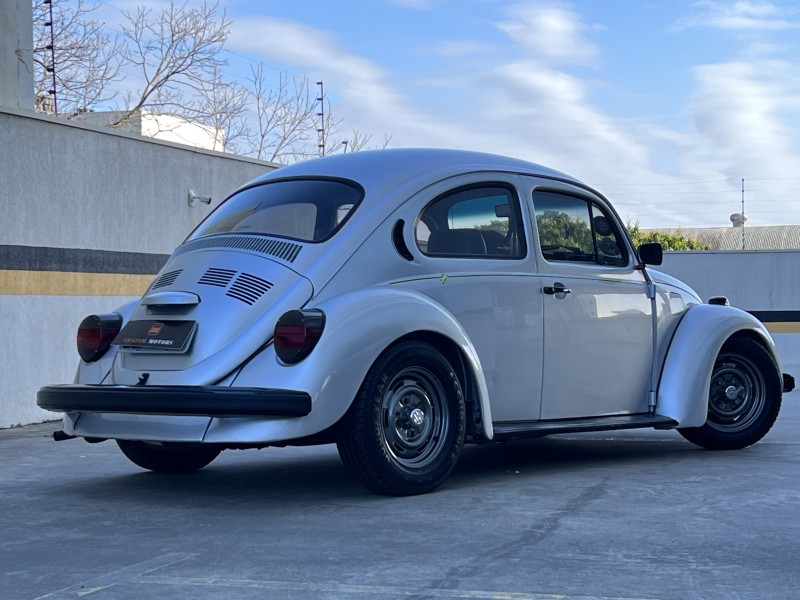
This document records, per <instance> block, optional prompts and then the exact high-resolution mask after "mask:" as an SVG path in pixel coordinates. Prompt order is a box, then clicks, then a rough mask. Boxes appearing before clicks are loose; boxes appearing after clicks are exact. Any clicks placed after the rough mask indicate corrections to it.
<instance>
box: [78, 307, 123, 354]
mask: <svg viewBox="0 0 800 600" xmlns="http://www.w3.org/2000/svg"><path fill="white" fill-rule="evenodd" d="M121 328H122V317H121V316H119V315H118V314H117V313H111V314H107V315H89V316H88V317H86V318H85V319H84V320H83V321H81V324H80V325H79V326H78V340H77V341H78V354H80V355H81V358H82V359H83V360H84V361H86V362H88V363H91V362H95V361H98V360H100V359H101V358H103V355H104V354H105V353H106V352H108V349H109V348H110V347H111V342H113V341H114V338H115V337H117V334H118V333H119V330H120V329H121Z"/></svg>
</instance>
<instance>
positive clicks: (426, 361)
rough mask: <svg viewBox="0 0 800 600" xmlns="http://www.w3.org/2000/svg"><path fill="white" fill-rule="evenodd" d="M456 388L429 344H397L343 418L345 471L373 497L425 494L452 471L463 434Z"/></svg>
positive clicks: (373, 370) (460, 399) (377, 363)
mask: <svg viewBox="0 0 800 600" xmlns="http://www.w3.org/2000/svg"><path fill="white" fill-rule="evenodd" d="M465 412H466V411H465V408H464V397H463V393H462V390H461V384H460V383H459V381H458V377H456V374H455V372H454V371H453V368H452V367H451V366H450V363H449V362H448V361H447V359H446V358H445V357H444V356H442V355H441V353H439V351H438V350H436V348H434V347H433V346H431V345H429V344H426V343H422V342H414V341H411V342H402V343H399V344H397V345H395V346H392V347H391V348H389V349H388V350H386V352H384V353H383V354H382V355H381V356H380V357H379V358H378V360H377V361H375V364H374V365H373V366H372V368H371V369H370V371H369V372H368V373H367V376H366V378H365V379H364V382H363V383H362V385H361V389H360V390H359V392H358V395H357V396H356V398H355V400H354V401H353V404H352V406H351V407H350V410H349V411H348V412H347V414H346V415H345V416H344V419H343V420H342V427H341V431H340V438H339V441H338V443H337V447H338V450H339V456H340V457H341V459H342V462H343V463H344V464H345V466H346V467H347V468H348V469H349V470H350V471H351V472H352V473H353V474H354V475H355V476H356V478H357V479H358V480H359V481H360V482H361V483H362V484H363V485H364V486H365V487H367V488H368V489H370V490H372V491H374V492H378V493H379V494H388V495H392V496H410V495H414V494H424V493H426V492H430V491H432V490H434V489H435V488H436V487H438V486H439V485H441V483H442V482H443V481H444V480H445V478H446V477H447V476H448V475H449V474H450V471H452V469H453V467H454V466H455V464H456V462H457V460H458V456H459V453H460V452H461V447H462V446H463V444H464V435H465V428H466V425H465V422H466V418H465Z"/></svg>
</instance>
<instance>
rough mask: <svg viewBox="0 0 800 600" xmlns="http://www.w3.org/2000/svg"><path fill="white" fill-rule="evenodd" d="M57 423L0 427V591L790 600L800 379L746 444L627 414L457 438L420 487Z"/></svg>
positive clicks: (268, 455)
mask: <svg viewBox="0 0 800 600" xmlns="http://www.w3.org/2000/svg"><path fill="white" fill-rule="evenodd" d="M57 428H59V425H58V424H57V423H49V424H44V425H35V426H29V427H23V428H17V429H10V430H2V431H0V599H2V600H15V599H25V600H28V599H34V598H37V599H38V598H47V599H65V598H82V597H85V598H90V599H92V600H94V599H97V600H104V599H112V598H113V599H133V598H136V599H141V598H159V599H161V600H170V599H173V598H175V599H177V598H193V599H211V598H213V599H217V598H235V599H237V600H238V599H244V600H250V599H265V598H267V599H272V598H275V599H280V600H307V599H340V598H347V599H350V598H353V599H357V600H362V599H363V600H370V599H380V600H390V599H391V600H395V599H397V600H411V599H417V600H420V599H428V598H473V599H475V598H478V599H493V600H501V599H505V600H529V599H535V600H544V599H555V598H562V599H570V600H578V599H581V600H589V599H597V598H625V599H645V598H646V599H662V600H667V599H670V600H687V599H696V598H697V599H699V598H703V599H707V598H708V599H716V598H720V599H726V600H730V599H738V598H742V599H744V598H747V599H751V598H752V599H758V600H764V599H782V598H785V599H795V598H798V597H800V589H798V584H799V583H800V565H799V564H798V562H799V560H798V559H800V441H798V432H800V393H798V392H794V393H791V394H787V395H786V396H785V397H784V408H783V411H782V413H781V415H780V417H779V418H778V422H777V423H776V425H775V427H774V428H773V430H772V431H771V432H770V433H769V435H768V436H767V437H766V438H765V439H764V440H763V441H762V442H760V443H758V444H756V445H755V446H753V447H751V448H747V449H745V450H740V451H731V452H711V451H705V450H701V449H699V448H696V447H694V446H693V445H691V444H690V443H688V442H686V441H684V440H683V438H681V437H680V436H679V435H678V434H677V433H676V432H663V431H662V432H657V431H647V430H637V431H629V432H621V433H620V432H616V433H609V434H592V435H588V434H583V435H569V436H562V437H550V438H544V439H539V440H531V441H525V442H515V443H509V444H505V445H485V446H479V447H478V446H470V447H467V448H465V451H464V453H463V455H462V458H461V460H460V462H459V464H458V466H457V468H456V470H455V472H454V473H453V474H452V475H451V477H450V478H449V479H448V480H447V482H446V483H445V485H444V486H443V487H442V488H440V489H439V490H438V491H436V492H434V493H432V494H428V495H424V496H417V497H410V498H387V497H381V496H376V495H373V494H371V493H369V492H367V491H365V490H364V489H362V488H361V487H360V486H359V485H358V484H357V483H355V481H354V480H353V479H351V477H350V476H349V475H348V473H347V472H346V471H345V470H344V468H343V467H342V466H341V464H340V462H339V460H338V455H337V453H336V449H335V447H334V446H320V447H314V448H284V449H281V448H272V449H266V450H261V451H255V450H248V451H226V452H224V453H223V454H222V456H221V457H220V458H218V459H217V460H216V461H215V462H214V463H212V464H211V465H210V466H209V467H207V468H205V469H203V470H202V471H199V472H197V473H194V474H190V475H179V476H175V475H170V476H166V475H158V474H154V473H149V472H145V471H142V470H140V469H138V468H137V467H135V466H134V465H133V464H131V463H129V462H128V461H127V459H125V458H124V457H123V455H122V454H121V453H120V451H119V450H118V449H117V447H116V445H115V444H114V443H112V442H105V443H101V444H87V443H85V442H83V441H82V440H70V441H66V442H59V443H56V442H54V441H52V439H51V438H50V437H49V436H50V434H51V433H52V431H54V430H55V429H57Z"/></svg>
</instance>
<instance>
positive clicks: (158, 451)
mask: <svg viewBox="0 0 800 600" xmlns="http://www.w3.org/2000/svg"><path fill="white" fill-rule="evenodd" d="M117 445H118V446H119V449H120V450H122V453H123V454H124V455H125V456H126V457H127V458H128V459H129V460H130V461H131V462H132V463H134V464H135V465H137V466H140V467H142V468H143V469H147V470H148V471H155V472H157V473H190V472H192V471H197V470H198V469H202V468H203V467H205V466H206V465H208V464H209V463H210V462H211V461H213V460H214V459H215V458H217V456H219V453H220V452H222V450H221V449H219V448H215V447H214V446H207V445H203V444H153V443H149V442H135V441H130V440H117Z"/></svg>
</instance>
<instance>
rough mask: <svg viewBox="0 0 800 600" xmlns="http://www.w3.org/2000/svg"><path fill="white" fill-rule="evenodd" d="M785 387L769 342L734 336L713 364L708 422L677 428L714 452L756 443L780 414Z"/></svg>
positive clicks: (694, 441) (692, 440)
mask: <svg viewBox="0 0 800 600" xmlns="http://www.w3.org/2000/svg"><path fill="white" fill-rule="evenodd" d="M782 389H783V388H782V383H781V375H780V372H779V369H778V367H777V365H776V364H775V361H774V360H773V358H772V355H771V354H770V353H769V352H768V351H767V350H766V349H765V348H764V346H762V345H761V344H759V343H758V342H756V341H754V340H751V339H748V338H737V339H733V340H730V341H728V342H727V343H726V344H725V345H724V346H723V347H722V350H721V351H720V353H719V356H718V357H717V360H716V361H715V362H714V370H713V371H712V373H711V385H710V387H709V393H708V420H707V421H706V423H705V425H703V426H702V427H696V428H684V429H679V430H678V431H679V432H680V433H681V435H682V436H683V437H685V438H686V439H687V440H689V441H690V442H693V443H695V444H697V445H698V446H702V447H703V448H709V449H711V450H735V449H738V448H744V447H746V446H750V445H751V444H755V443H756V442H757V441H758V440H760V439H761V438H762V437H764V436H765V435H766V434H767V432H768V431H769V430H770V428H771V427H772V424H773V423H774V422H775V419H776V418H777V416H778V412H779V411H780V408H781V396H782Z"/></svg>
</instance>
